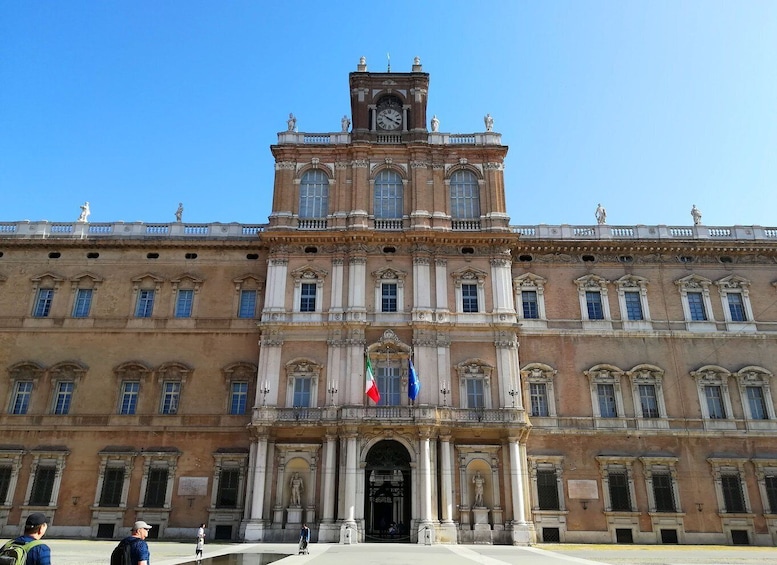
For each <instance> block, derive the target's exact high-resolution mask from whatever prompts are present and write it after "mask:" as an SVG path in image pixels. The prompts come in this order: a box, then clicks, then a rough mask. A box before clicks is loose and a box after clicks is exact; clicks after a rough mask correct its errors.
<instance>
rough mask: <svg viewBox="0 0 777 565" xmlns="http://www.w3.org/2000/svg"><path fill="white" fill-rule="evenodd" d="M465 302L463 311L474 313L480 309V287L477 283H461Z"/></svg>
mask: <svg viewBox="0 0 777 565" xmlns="http://www.w3.org/2000/svg"><path fill="white" fill-rule="evenodd" d="M461 296H462V299H463V304H462V308H461V311H462V312H467V313H472V312H477V311H478V287H477V285H475V284H463V285H461Z"/></svg>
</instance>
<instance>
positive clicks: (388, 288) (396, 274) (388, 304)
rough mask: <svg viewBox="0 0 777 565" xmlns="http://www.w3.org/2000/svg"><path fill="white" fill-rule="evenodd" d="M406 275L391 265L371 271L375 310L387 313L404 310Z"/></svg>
mask: <svg viewBox="0 0 777 565" xmlns="http://www.w3.org/2000/svg"><path fill="white" fill-rule="evenodd" d="M406 276H407V273H405V272H403V271H398V270H397V269H392V268H391V267H384V268H382V269H378V270H377V271H373V273H372V278H373V280H374V281H375V311H376V312H380V313H384V314H388V313H393V312H402V311H403V310H404V304H405V278H406Z"/></svg>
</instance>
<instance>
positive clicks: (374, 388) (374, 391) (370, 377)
mask: <svg viewBox="0 0 777 565" xmlns="http://www.w3.org/2000/svg"><path fill="white" fill-rule="evenodd" d="M365 356H366V357H367V371H366V376H367V379H366V380H367V382H366V383H365V386H364V393H365V394H366V395H367V396H369V397H370V398H371V399H372V401H373V402H374V403H375V404H377V403H378V402H379V401H380V391H379V390H378V383H376V382H375V373H374V372H373V371H372V363H370V356H369V355H365Z"/></svg>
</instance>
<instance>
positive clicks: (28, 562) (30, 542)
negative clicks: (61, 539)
mask: <svg viewBox="0 0 777 565" xmlns="http://www.w3.org/2000/svg"><path fill="white" fill-rule="evenodd" d="M48 527H49V524H48V518H46V515H45V514H42V513H41V512H33V513H32V514H30V515H29V516H27V521H26V522H25V523H24V534H23V535H21V536H19V537H18V538H16V539H14V540H11V541H9V542H8V543H6V544H5V545H4V546H3V548H2V549H0V565H5V564H8V565H17V564H20V563H22V564H25V565H51V549H49V546H48V545H46V544H45V543H43V542H41V541H40V539H41V538H42V537H43V536H44V535H45V534H46V530H47V529H48Z"/></svg>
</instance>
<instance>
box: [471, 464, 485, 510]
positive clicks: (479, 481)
mask: <svg viewBox="0 0 777 565" xmlns="http://www.w3.org/2000/svg"><path fill="white" fill-rule="evenodd" d="M485 483H486V480H485V479H484V478H483V476H482V475H481V474H480V471H478V472H477V473H475V476H474V477H472V484H473V485H475V502H474V504H473V505H472V506H474V507H475V508H482V507H484V506H485V503H484V502H483V486H484V485H485Z"/></svg>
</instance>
